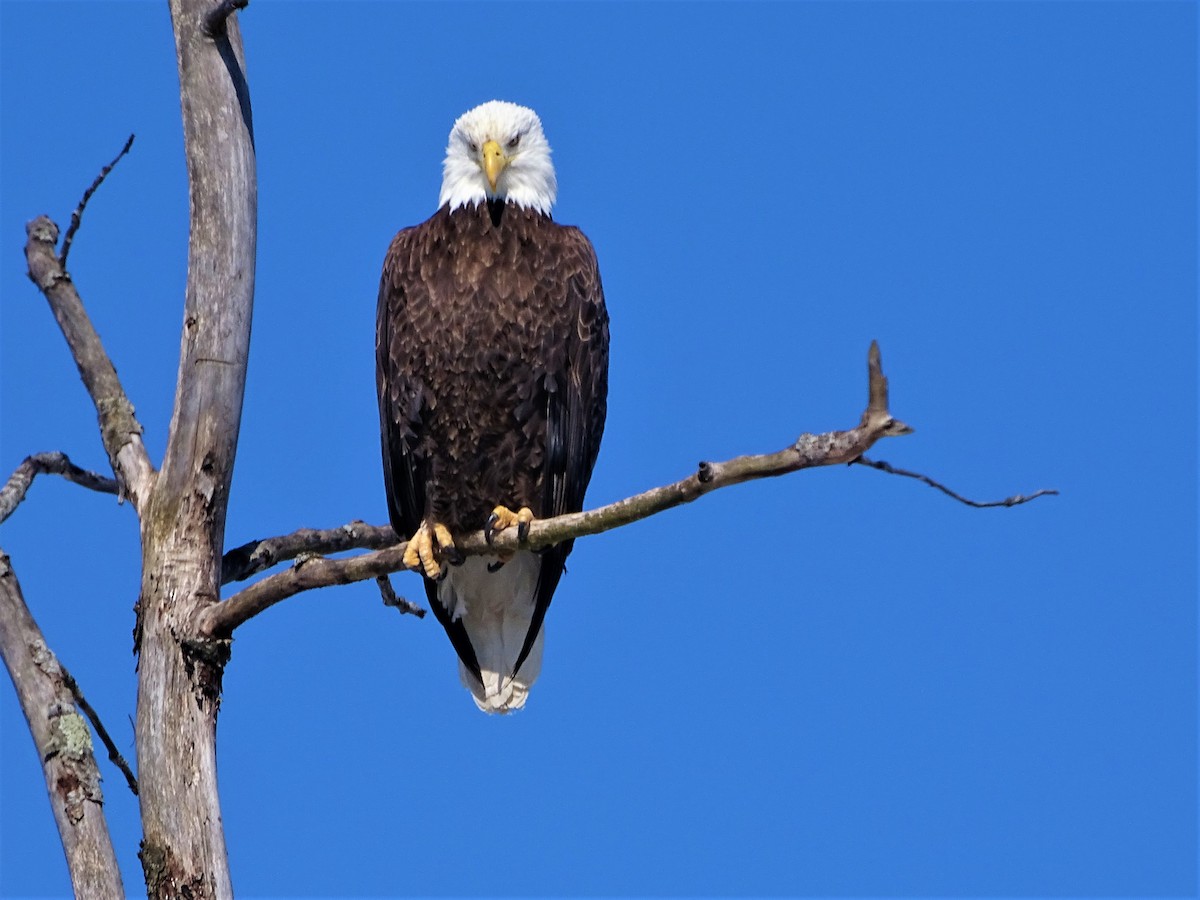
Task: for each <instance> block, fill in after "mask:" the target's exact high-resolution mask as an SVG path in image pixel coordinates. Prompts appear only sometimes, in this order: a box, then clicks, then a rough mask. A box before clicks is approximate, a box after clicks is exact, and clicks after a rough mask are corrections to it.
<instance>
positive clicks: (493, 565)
mask: <svg viewBox="0 0 1200 900" xmlns="http://www.w3.org/2000/svg"><path fill="white" fill-rule="evenodd" d="M507 561H508V560H504V559H498V560H496V561H495V562H490V563H488V564H487V570H488V572H489V573H491V574H492V575H495V574H496V573H497V572H499V571H500V570H501V569H503V568H504V564H505V563H506V562H507Z"/></svg>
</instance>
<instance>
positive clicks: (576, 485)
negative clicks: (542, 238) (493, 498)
mask: <svg viewBox="0 0 1200 900" xmlns="http://www.w3.org/2000/svg"><path fill="white" fill-rule="evenodd" d="M559 236H560V241H561V244H560V247H559V248H558V249H559V251H560V255H559V258H558V259H557V260H556V262H555V265H554V266H553V271H551V272H546V273H544V274H543V277H546V278H550V277H552V278H553V279H554V282H555V283H554V284H546V285H543V286H541V289H542V290H544V291H546V292H547V293H548V294H549V295H550V296H555V295H559V296H561V298H562V304H563V305H562V307H561V313H560V315H561V316H562V319H561V321H562V322H563V323H564V333H563V334H561V335H560V337H561V338H562V342H561V343H560V344H557V345H556V346H555V347H553V348H548V352H547V370H546V375H545V385H544V387H545V391H546V404H547V407H546V452H545V463H544V465H545V469H544V471H543V481H542V492H543V493H542V510H541V514H542V516H544V517H550V516H559V515H562V514H563V513H569V512H578V511H579V510H581V509H582V508H583V496H584V492H585V491H586V490H587V486H588V482H589V481H590V480H591V477H592V468H593V466H595V464H596V454H597V453H598V452H599V450H600V438H601V436H602V435H603V433H604V418H605V414H606V412H607V408H608V407H607V404H608V311H607V310H606V309H605V306H604V289H603V286H602V285H601V283H600V269H599V266H598V265H597V263H596V252H595V250H593V249H592V245H591V242H590V241H589V240H588V239H587V237H585V236H584V234H583V232H581V231H579V229H577V228H571V227H564V228H562V229H560V231H559ZM574 543H575V542H574V541H564V542H563V543H561V544H558V545H557V546H554V547H551V548H549V549H547V550H546V551H544V552H543V553H542V556H541V571H540V573H539V576H538V584H537V589H536V591H535V593H534V610H533V618H532V619H531V620H530V622H529V632H528V634H527V635H526V636H525V643H524V644H523V645H522V647H521V652H520V654H518V656H517V661H516V663H515V665H514V666H513V673H514V674H515V673H516V672H517V671H519V670H520V668H521V664H522V663H523V662H525V658H526V657H527V656H528V655H529V652H530V650H531V649H532V647H533V643H534V641H535V640H536V639H537V635H538V632H539V631H540V630H541V627H542V621H543V620H544V619H545V617H546V610H547V609H548V608H549V606H550V600H551V598H552V597H553V596H554V590H555V588H557V587H558V582H559V579H561V578H562V573H563V569H564V568H565V567H566V560H567V556H568V555H569V554H570V552H571V549H572V547H573V546H574Z"/></svg>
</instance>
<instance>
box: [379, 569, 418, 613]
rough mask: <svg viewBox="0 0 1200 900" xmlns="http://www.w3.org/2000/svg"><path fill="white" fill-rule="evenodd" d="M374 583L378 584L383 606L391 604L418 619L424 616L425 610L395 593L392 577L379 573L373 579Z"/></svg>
mask: <svg viewBox="0 0 1200 900" xmlns="http://www.w3.org/2000/svg"><path fill="white" fill-rule="evenodd" d="M375 583H376V584H377V585H379V593H380V595H381V596H382V597H383V605H384V606H393V607H395V608H396V609H398V610H400V612H402V613H408V614H409V615H412V616H416V617H417V618H418V619H423V618H425V610H424V609H422V608H421V607H419V606H417V604H415V603H413V602H412V601H411V600H406V599H404V598H403V597H399V596H397V595H396V589H395V588H393V587H392V579H390V578H388V576H386V575H380V576H379V577H378V578H376V579H375Z"/></svg>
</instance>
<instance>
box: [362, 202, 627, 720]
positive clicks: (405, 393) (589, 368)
mask: <svg viewBox="0 0 1200 900" xmlns="http://www.w3.org/2000/svg"><path fill="white" fill-rule="evenodd" d="M608 339H609V335H608V314H607V312H606V310H605V306H604V295H603V291H602V288H601V284H600V273H599V270H598V268H597V264H596V256H595V253H594V251H593V250H592V246H591V243H590V242H589V241H588V239H587V238H586V237H584V235H583V234H582V232H580V231H579V230H578V229H577V228H573V227H568V226H562V225H558V224H556V223H555V222H553V221H552V220H551V218H550V216H549V215H548V214H546V213H543V212H540V211H538V210H536V209H533V208H521V207H520V206H518V205H516V204H515V203H513V202H511V201H509V202H507V203H506V202H505V201H503V200H501V199H496V198H492V199H489V200H487V201H486V202H483V203H479V204H477V205H470V204H468V205H465V206H460V207H458V208H456V209H453V210H451V209H450V208H449V207H448V206H443V207H442V208H441V209H439V210H438V211H437V213H435V214H434V215H433V217H432V218H430V219H429V220H427V221H426V222H424V223H422V224H420V225H417V226H415V227H412V228H406V229H404V230H403V231H401V232H400V233H399V234H397V235H396V237H395V239H394V240H393V241H392V244H391V247H390V248H389V249H388V252H387V258H386V260H385V263H384V267H383V276H382V280H381V283H380V289H379V307H378V319H377V331H376V358H377V387H378V394H379V413H380V430H381V435H382V442H383V469H384V478H385V483H386V488H387V501H388V512H389V514H390V516H391V521H392V525H393V527H394V528H395V529H396V532H397V533H398V534H399V535H400V536H401V537H405V538H407V537H411V536H412V535H413V534H414V533H415V532H416V531H417V530H418V528H419V527H420V526H421V524H422V522H426V521H427V522H436V523H439V524H443V525H445V526H446V527H447V528H449V530H450V532H451V533H452V534H453V533H466V532H473V531H478V530H479V529H481V528H483V527H484V525H485V523H486V522H487V520H488V517H489V515H490V514H491V512H492V509H493V508H494V507H495V506H497V505H505V506H508V507H510V508H512V509H517V508H519V507H528V508H529V509H530V510H532V512H533V514H534V515H535V516H537V517H549V516H556V515H560V514H562V513H566V512H573V511H578V510H580V509H581V508H582V506H583V498H584V491H585V489H586V488H587V484H588V480H589V479H590V478H591V474H592V467H593V465H594V464H595V461H596V453H597V451H598V449H599V446H600V437H601V434H602V432H603V429H604V418H605V404H606V396H607V377H608ZM570 552H571V543H570V542H568V543H564V544H560V545H558V546H556V547H552V548H550V549H549V550H546V551H544V552H542V553H541V554H540V555H538V556H536V557H533V556H532V555H530V556H529V559H530V560H531V563H530V565H533V566H536V569H534V571H536V587H534V589H533V591H532V594H533V596H532V597H531V598H521V597H516V598H513V602H515V603H528V602H530V601H532V607H533V608H532V615H531V617H530V618H529V625H528V630H527V632H526V634H525V636H524V640H523V641H522V642H521V643H520V649H519V652H518V653H517V654H516V657H515V660H512V656H511V646H510V648H509V651H510V656H509V657H508V658H509V659H510V660H511V662H510V666H511V668H510V670H509V671H507V672H501V673H500V676H501V678H504V677H509V676H513V675H515V674H516V672H517V671H518V670H519V669H520V667H521V665H522V663H524V661H525V659H526V657H527V656H528V655H529V653H530V650H531V648H532V647H533V645H534V642H535V639H536V638H537V637H538V634H539V631H540V629H541V627H542V621H543V618H544V616H545V613H546V609H547V607H548V606H549V605H550V600H551V598H552V596H553V594H554V590H555V588H556V587H557V586H558V582H559V579H560V577H561V576H562V573H563V568H564V563H565V561H566V558H567V555H568V554H569V553H570ZM468 562H472V563H475V562H478V561H468ZM514 562H516V560H514V561H513V562H509V563H507V564H506V566H511V565H513V564H514ZM465 568H466V567H465V566H464V567H463V569H465ZM493 568H495V561H493ZM447 571H448V575H447V581H449V582H454V580H455V579H456V577H457V578H459V580H460V582H462V584H463V585H466V584H467V583H468V582H469V583H470V585H474V586H478V585H479V584H482V585H484V587H483V589H484V590H486V589H487V586H488V585H489V584H490V583H491V582H490V581H489V578H490V579H494V580H495V583H496V584H501V583H504V582H502V580H501V576H500V575H499V573H497V574H494V575H490V576H488V575H481V574H480V573H479V571H478V569H476V570H473V572H472V574H471V575H470V577H469V578H468V576H467V575H466V574H464V575H462V576H459V575H458V573H459V572H460V571H461V570H460V569H459V568H458V567H454V566H450V567H449V568H448V570H447ZM501 571H503V569H501ZM509 580H510V581H511V579H509ZM439 589H440V585H439V583H438V582H437V581H435V580H434V579H431V578H428V577H426V578H425V591H426V595H427V596H428V598H429V605H430V608H431V609H432V610H433V612H434V615H435V616H436V617H437V619H438V621H439V622H441V623H442V625H443V626H444V627H445V629H446V632H447V633H448V634H449V636H450V640H451V641H452V642H453V644H454V648H455V650H456V651H457V652H458V656H459V658H460V659H461V660H462V663H463V665H464V667H465V668H466V669H467V671H468V672H469V673H470V674H471V676H473V677H474V679H476V680H477V681H479V682H480V683H481V684H482V682H483V676H482V675H481V665H480V659H479V658H478V656H477V649H478V648H477V647H475V646H474V645H473V642H472V636H471V635H469V634H468V629H467V628H466V627H465V625H466V620H465V618H463V617H461V616H460V615H455V614H454V610H453V609H448V608H447V606H446V603H447V600H446V596H447V595H446V594H445V591H446V590H449V588H441V590H442V592H443V595H442V596H439ZM477 589H478V588H477V587H463V586H461V585H460V586H459V587H457V588H454V590H457V591H459V592H460V594H461V593H462V592H463V591H464V590H477ZM463 601H464V603H465V604H466V606H467V609H468V610H469V609H471V608H472V604H476V605H478V604H482V603H484V602H485V601H484V600H481V599H479V598H476V597H472V596H466V595H463ZM486 602H493V601H491V600H488V601H486ZM451 605H452V606H453V602H451ZM482 639H483V638H479V637H478V636H477V637H476V641H478V640H482ZM485 668H486V665H485ZM535 675H536V673H535ZM530 680H532V679H530ZM473 690H474V687H473ZM476 697H477V700H478V699H479V697H480V695H479V693H478V692H476ZM523 702H524V697H523V695H522V696H521V698H520V700H519V702H517V703H516V704H515V705H520V703H523ZM481 706H483V704H482V703H481ZM506 708H507V707H503V708H501V711H504V709H506Z"/></svg>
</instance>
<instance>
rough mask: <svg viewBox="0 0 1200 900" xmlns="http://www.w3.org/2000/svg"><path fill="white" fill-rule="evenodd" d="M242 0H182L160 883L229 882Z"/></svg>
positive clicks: (246, 244) (151, 687) (159, 763)
mask: <svg viewBox="0 0 1200 900" xmlns="http://www.w3.org/2000/svg"><path fill="white" fill-rule="evenodd" d="M232 7H233V4H229V3H225V4H218V5H216V6H215V8H214V3H213V2H212V0H171V18H172V22H173V24H174V29H175V45H176V54H177V58H178V63H179V81H180V95H181V103H182V110H183V129H184V141H185V146H186V151H187V168H188V180H189V185H190V199H191V204H190V210H191V233H190V237H189V250H188V281H187V296H186V301H185V308H184V319H183V337H182V347H181V350H180V360H179V375H178V382H177V385H176V390H175V408H174V413H173V416H172V419H171V429H170V434H169V436H168V441H167V450H166V455H165V457H164V459H163V465H162V470H161V472H160V473H159V475H158V479H157V482H156V484H155V487H154V490H153V492H152V496H151V499H150V503H149V505H148V508H147V510H146V513H145V514H144V515H143V517H142V585H141V595H140V597H139V600H138V626H137V635H138V651H139V679H138V703H137V755H138V765H139V771H140V773H141V794H140V796H141V809H142V826H143V831H144V836H143V842H142V852H141V859H142V866H143V869H144V870H145V875H146V887H147V892H148V894H149V896H151V897H171V896H180V895H181V894H186V895H187V896H193V897H227V896H229V895H230V894H231V893H232V886H231V882H230V877H229V867H228V861H227V858H226V852H225V838H224V833H223V829H222V824H221V808H220V802H219V799H218V794H217V770H216V722H217V709H218V706H219V704H220V694H221V675H222V670H223V667H224V663H225V661H226V659H227V657H228V644H227V643H225V642H221V641H213V640H208V639H201V638H200V636H199V632H198V629H197V622H198V620H199V616H200V614H201V613H202V612H203V611H204V610H205V609H206V608H207V607H208V606H210V605H211V604H213V603H216V602H217V601H218V600H219V598H220V578H221V552H222V543H223V540H224V533H225V513H226V509H227V506H228V498H229V484H230V479H231V476H232V473H233V462H234V454H235V452H236V450H237V437H238V430H239V427H240V423H241V414H242V395H243V390H244V388H245V382H246V362H247V355H248V351H249V343H250V318H251V311H252V306H253V297H254V259H255V238H256V217H257V187H256V182H255V158H254V132H253V126H252V123H251V117H250V99H249V94H248V91H247V86H246V78H245V65H244V57H243V53H242V43H241V37H240V33H239V31H238V26H237V21H236V19H235V18H233V17H231V16H230V13H231V12H232Z"/></svg>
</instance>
